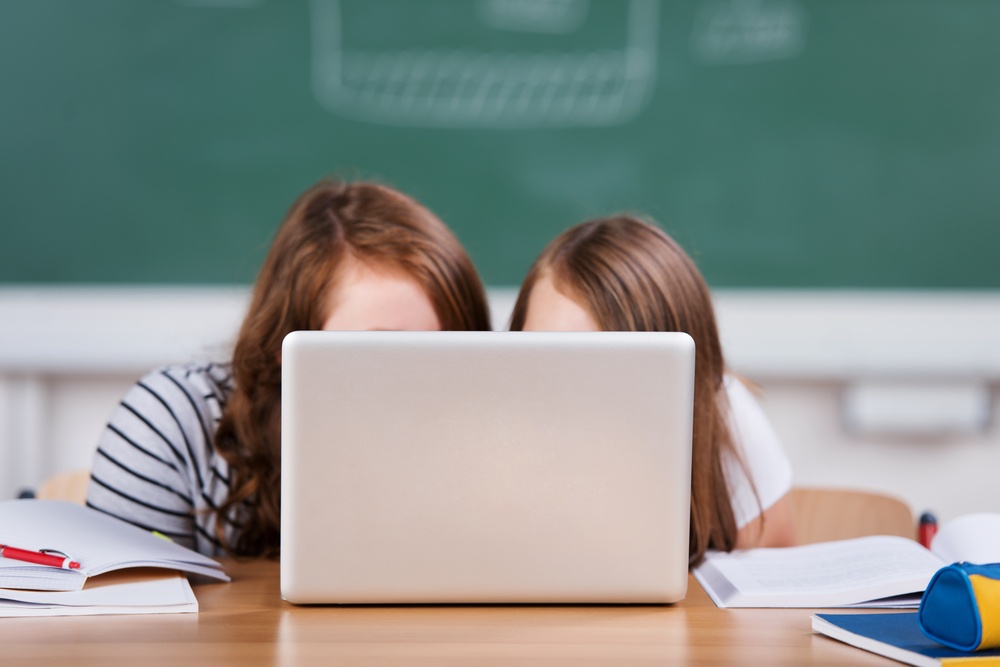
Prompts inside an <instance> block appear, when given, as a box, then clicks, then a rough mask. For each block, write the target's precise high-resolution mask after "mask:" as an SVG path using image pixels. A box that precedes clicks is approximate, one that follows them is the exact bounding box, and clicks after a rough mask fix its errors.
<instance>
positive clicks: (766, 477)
mask: <svg viewBox="0 0 1000 667" xmlns="http://www.w3.org/2000/svg"><path fill="white" fill-rule="evenodd" d="M725 388H726V395H727V397H728V398H729V409H730V415H729V428H730V430H731V431H732V433H733V441H734V443H733V444H734V445H735V446H736V447H737V449H739V451H740V453H741V454H742V456H743V460H744V462H745V463H746V467H747V471H746V472H749V474H750V478H751V479H753V485H752V486H751V484H750V480H749V479H747V475H746V473H745V472H744V470H743V468H742V466H740V465H739V462H738V461H737V460H735V458H734V457H733V456H731V455H730V456H726V455H725V454H724V455H723V457H724V458H723V461H722V465H723V470H724V471H725V473H726V479H727V480H728V481H729V496H730V498H731V499H732V503H733V514H734V515H735V517H736V525H737V526H738V527H740V528H742V527H743V526H745V525H747V524H748V523H750V522H751V521H753V520H754V519H756V518H757V517H758V516H759V515H760V513H761V512H762V511H763V510H766V509H767V508H769V507H770V506H771V505H773V504H774V503H776V502H778V501H779V500H781V498H782V497H783V496H784V495H785V494H786V493H788V492H789V491H791V489H792V465H791V463H790V462H789V461H788V456H787V455H786V454H785V450H784V448H783V447H782V446H781V441H780V440H778V436H777V434H776V433H775V432H774V428H773V427H772V426H771V422H770V421H768V419H767V415H765V414H764V410H763V409H762V408H761V407H760V404H759V403H757V399H755V398H754V397H753V394H751V393H750V390H749V389H747V388H746V386H745V385H744V384H743V383H742V382H740V381H739V380H738V379H737V378H735V377H733V376H730V375H727V376H726V378H725ZM754 487H756V490H757V496H756V497H755V496H754ZM758 499H759V500H760V504H759V505H758V504H757V501H758Z"/></svg>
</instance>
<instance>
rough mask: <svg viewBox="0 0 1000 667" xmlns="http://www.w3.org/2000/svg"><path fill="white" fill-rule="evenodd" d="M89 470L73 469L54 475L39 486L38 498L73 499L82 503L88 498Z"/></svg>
mask: <svg viewBox="0 0 1000 667" xmlns="http://www.w3.org/2000/svg"><path fill="white" fill-rule="evenodd" d="M89 482H90V471H89V470H73V471H70V472H64V473H61V474H58V475H54V476H52V477H50V478H48V479H47V480H45V482H43V483H42V485H41V486H40V487H38V491H36V492H35V497H36V498H41V499H44V500H71V501H73V502H75V503H80V504H81V505H82V504H83V503H84V502H86V500H87V484H88V483H89Z"/></svg>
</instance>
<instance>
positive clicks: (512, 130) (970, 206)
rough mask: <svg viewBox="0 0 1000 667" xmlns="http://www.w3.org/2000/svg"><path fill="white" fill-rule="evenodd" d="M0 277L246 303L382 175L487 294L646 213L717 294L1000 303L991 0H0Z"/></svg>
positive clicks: (997, 74)
mask: <svg viewBox="0 0 1000 667" xmlns="http://www.w3.org/2000/svg"><path fill="white" fill-rule="evenodd" d="M0 152H2V153H0V154H2V159H0V206H2V209H0V216H2V219H0V229H2V231H0V282H2V283H23V282H69V283H135V282H137V283H159V284H162V283H247V282H250V281H252V280H253V278H254V275H255V273H256V270H257V267H258V266H259V264H260V261H261V259H262V258H263V255H264V252H265V250H266V248H267V245H268V243H269V242H270V238H271V236H272V234H273V232H274V229H275V227H276V225H277V224H278V222H279V221H280V219H281V217H282V215H283V214H284V211H285V209H286V208H287V207H288V205H289V204H290V203H291V202H292V200H293V199H294V198H295V196H296V195H297V194H298V193H299V192H300V191H301V190H303V189H304V188H305V187H307V186H308V185H310V184H311V183H312V182H314V181H315V180H316V179H318V178H320V177H322V176H327V175H339V176H343V177H348V178H359V177H360V178H374V179H378V180H381V181H383V182H387V183H389V184H391V185H394V186H396V187H398V188H400V189H402V190H404V191H406V192H408V193H410V194H412V195H413V196H415V197H416V198H418V199H419V200H421V201H423V202H424V203H425V204H427V205H428V206H429V207H430V208H431V209H432V210H434V211H435V212H437V213H438V214H439V215H440V216H441V217H442V218H443V219H444V220H445V221H446V222H447V223H448V224H449V225H450V226H451V227H452V228H453V229H454V230H455V231H456V233H457V234H458V236H459V238H460V239H461V240H462V241H463V242H464V243H465V244H466V246H467V247H468V248H469V251H470V253H471V254H472V256H473V259H474V260H475V261H476V263H477V265H478V266H479V267H480V269H481V272H482V274H483V277H484V279H485V281H486V282H487V283H488V284H490V285H498V286H499V285H516V284H517V283H518V282H519V281H520V279H521V277H522V275H523V274H524V271H525V270H526V268H527V266H528V264H529V263H530V262H531V260H532V259H533V257H534V255H535V254H536V253H537V252H538V250H540V249H541V247H542V246H543V245H544V244H545V243H546V242H547V241H548V240H549V239H551V238H552V236H554V235H555V234H556V233H557V232H558V231H560V230H562V229H563V228H565V227H567V226H568V225H570V224H572V223H574V222H578V221H581V220H583V219H587V218H590V217H594V216H599V215H603V214H607V213H611V212H614V211H618V210H622V209H628V210H635V211H643V212H646V213H648V214H650V215H652V216H653V217H655V218H656V219H657V220H658V221H660V223H661V224H662V225H663V226H664V227H665V228H666V229H667V230H668V231H670V232H671V233H673V234H674V235H675V236H676V237H677V238H678V239H679V240H680V241H681V243H682V244H683V245H685V247H687V248H688V249H689V250H690V251H691V253H692V254H693V255H694V256H695V257H696V259H697V261H698V263H699V265H700V266H701V267H702V269H703V271H704V272H705V274H706V276H707V278H708V280H709V282H710V283H711V284H712V285H713V286H715V287H820V288H824V287H834V288H840V287H843V288H853V287H861V288H883V287H887V288H895V287H899V288H1000V269H998V268H997V267H998V265H1000V262H998V260H997V255H998V253H1000V3H998V2H995V1H994V0H934V1H932V0H607V1H604V0H542V1H536V0H424V1H421V0H308V1H307V0H299V1H294V2H293V1H291V0H145V1H136V0H88V1H87V2H80V1H79V0H9V1H7V2H3V3H0Z"/></svg>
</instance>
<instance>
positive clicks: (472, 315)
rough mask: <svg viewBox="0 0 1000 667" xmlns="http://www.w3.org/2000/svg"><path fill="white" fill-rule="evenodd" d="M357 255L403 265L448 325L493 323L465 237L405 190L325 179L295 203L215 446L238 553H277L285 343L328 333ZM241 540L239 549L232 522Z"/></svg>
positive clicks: (249, 318)
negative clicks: (346, 268)
mask: <svg viewBox="0 0 1000 667" xmlns="http://www.w3.org/2000/svg"><path fill="white" fill-rule="evenodd" d="M348 254H349V255H351V256H353V257H356V258H358V259H360V260H361V261H363V262H366V263H369V264H371V265H373V266H377V267H380V268H383V269H389V270H393V271H400V272H402V273H403V274H405V275H406V276H408V277H409V278H411V279H413V280H414V281H415V282H417V283H418V284H419V285H420V286H421V287H422V288H423V290H424V291H425V292H426V294H427V295H428V297H429V298H430V300H431V303H432V304H433V306H434V310H435V312H436V314H437V316H438V320H439V321H440V323H441V327H442V329H445V330H449V329H451V330H483V331H485V330H489V328H490V317H489V309H488V306H487V301H486V295H485V291H484V290H483V286H482V283H481V282H480V280H479V276H478V275H477V273H476V270H475V268H474V267H473V265H472V262H471V260H470V259H469V257H468V255H467V254H466V253H465V250H464V249H463V248H462V246H461V244H459V242H458V239H456V238H455V236H454V235H453V234H452V233H451V232H450V231H449V230H448V228H447V227H446V226H445V225H444V223H443V222H441V221H440V220H439V219H438V218H437V217H436V216H435V215H434V214H432V213H431V212H430V211H428V210H427V209H426V208H424V207H423V206H421V205H420V204H418V203H417V202H416V201H414V200H413V199H411V198H410V197H407V196H406V195H404V194H402V193H400V192H397V191H395V190H393V189H391V188H388V187H386V186H384V185H378V184H374V183H363V182H359V183H340V182H335V181H322V182H320V183H317V184H316V185H314V186H313V187H311V188H310V189H309V190H307V191H306V192H305V193H304V194H302V195H301V196H300V197H299V198H298V200H297V201H296V202H295V203H294V204H293V205H292V207H291V209H290V210H289V211H288V214H287V215H286V216H285V220H284V222H282V224H281V227H280V228H279V229H278V232H277V234H276V235H275V238H274V241H273V243H272V245H271V249H270V251H269V252H268V255H267V258H266V259H265V260H264V265H263V267H262V268H261V270H260V274H259V275H258V277H257V282H256V284H255V286H254V291H253V297H252V300H251V303H250V307H249V310H248V312H247V315H246V317H245V319H244V320H243V325H242V327H241V329H240V333H239V337H238V338H237V341H236V346H235V349H234V352H233V361H232V367H233V380H234V384H235V388H234V390H233V393H232V395H231V396H230V397H229V400H228V401H227V403H226V407H225V410H224V411H223V414H222V418H221V420H220V422H219V427H218V430H217V431H216V434H215V446H216V449H217V450H218V452H219V453H220V454H221V455H222V457H223V458H224V459H225V460H226V461H227V462H228V463H229V466H230V470H231V480H230V492H229V496H228V498H227V499H226V501H225V502H224V503H223V504H222V505H221V506H220V507H219V508H218V509H217V510H216V532H217V537H218V538H219V540H220V543H221V544H222V545H223V546H224V547H225V548H226V549H227V550H229V551H230V552H232V553H235V554H238V555H247V556H262V555H276V554H277V553H278V548H279V520H280V503H281V498H280V479H281V461H280V431H281V429H280V414H281V408H280V406H281V361H280V353H281V343H282V340H283V339H284V337H285V336H286V335H287V334H288V333H290V332H292V331H296V330H302V329H320V328H322V325H323V322H324V320H325V319H326V318H327V317H328V315H329V313H328V312H325V311H326V309H327V306H326V304H327V303H329V298H328V296H329V294H330V293H331V291H332V290H333V289H334V288H335V283H336V281H337V279H338V278H339V277H340V272H338V270H337V269H338V267H340V266H341V263H342V260H343V259H344V258H345V257H346V256H348ZM226 523H232V524H233V525H234V527H235V529H236V531H235V532H236V539H235V542H234V543H233V544H230V542H229V540H228V539H227V537H226V534H225V530H224V528H225V524H226Z"/></svg>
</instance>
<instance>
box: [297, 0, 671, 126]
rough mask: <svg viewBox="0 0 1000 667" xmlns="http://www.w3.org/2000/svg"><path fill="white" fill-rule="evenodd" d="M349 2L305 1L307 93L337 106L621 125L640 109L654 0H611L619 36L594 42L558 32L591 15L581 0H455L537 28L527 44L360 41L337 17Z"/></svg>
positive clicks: (463, 120)
mask: <svg viewBox="0 0 1000 667" xmlns="http://www.w3.org/2000/svg"><path fill="white" fill-rule="evenodd" d="M379 1H384V0H357V3H356V4H354V3H351V6H350V10H351V13H352V14H354V15H357V13H359V12H365V11H375V10H377V9H378V7H377V6H376V5H377V3H378V2H379ZM349 2H350V0H312V1H311V4H310V8H311V19H310V20H311V33H312V63H311V68H312V72H311V74H312V89H313V94H314V95H315V97H316V100H317V101H318V102H319V104H320V105H322V106H323V107H324V108H325V109H327V110H328V111H330V112H332V113H334V114H337V115H339V116H342V117H347V118H353V119H359V120H364V121H367V122H371V123H377V124H383V125H398V126H429V127H445V128H461V127H478V128H528V127H550V128H559V127H581V126H584V127H585V126H608V125H620V124H624V123H627V122H628V121H630V120H632V119H633V118H635V117H636V116H637V115H638V114H639V113H641V111H642V110H643V109H644V108H645V106H646V105H647V104H648V102H649V99H650V96H651V95H652V91H653V89H654V88H655V85H656V74H657V56H658V49H657V42H658V38H659V10H660V0H629V1H628V2H623V3H620V5H615V9H617V10H619V13H620V17H619V18H620V20H621V22H622V25H621V26H620V27H621V28H622V29H621V30H620V31H619V32H620V34H622V35H624V38H623V39H622V40H621V43H620V44H616V45H613V46H608V45H607V44H604V43H600V44H595V45H594V46H593V47H591V48H588V46H587V45H586V44H585V43H582V42H581V40H579V39H578V40H575V41H570V42H567V41H566V40H567V39H568V38H567V37H566V33H567V32H568V31H570V32H571V31H573V30H574V25H576V26H579V25H580V24H582V23H584V22H586V21H587V20H588V18H589V17H588V16H587V3H586V2H585V1H581V0H559V1H555V0H553V2H552V3H551V4H550V5H548V6H546V7H544V8H542V9H539V8H537V7H536V8H529V6H528V5H527V4H526V3H525V2H522V1H519V0H508V1H501V0H477V2H476V3H472V2H469V3H458V5H457V6H458V7H460V8H461V11H467V12H469V15H470V16H469V19H470V23H469V25H471V26H474V27H475V28H476V29H477V30H483V31H491V30H505V31H511V30H517V31H521V32H522V33H531V34H533V35H535V37H534V39H536V40H542V41H541V42H537V43H536V42H533V43H536V44H538V46H537V47H536V48H534V49H511V50H509V51H506V52H503V51H498V50H496V49H490V50H486V49H478V48H477V47H476V43H477V42H476V39H475V35H474V34H472V35H470V36H469V45H468V46H467V47H464V46H463V47H461V48H454V47H449V48H444V47H441V46H440V45H439V44H436V43H429V44H427V45H426V46H425V47H414V46H413V45H410V44H408V45H406V46H405V47H401V48H400V49H398V50H395V49H392V48H386V47H385V46H384V45H379V46H378V47H368V46H366V45H365V44H364V42H363V35H359V34H358V33H359V31H356V30H352V29H349V28H348V27H347V26H345V24H344V21H345V13H344V11H343V10H344V9H345V8H346V7H345V6H346V5H348V4H349ZM543 4H545V3H543ZM419 28H420V26H418V25H413V26H412V30H411V31H410V33H417V32H418V31H419ZM546 40H548V41H546ZM583 42H585V40H583Z"/></svg>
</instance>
